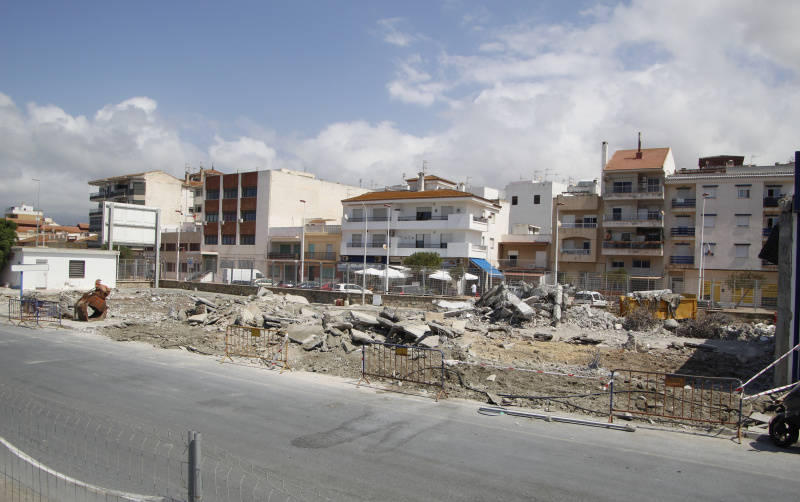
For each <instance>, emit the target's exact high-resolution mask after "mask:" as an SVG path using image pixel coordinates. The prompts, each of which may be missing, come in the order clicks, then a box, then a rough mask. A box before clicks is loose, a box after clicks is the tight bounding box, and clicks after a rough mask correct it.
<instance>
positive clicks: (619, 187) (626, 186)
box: [613, 181, 633, 193]
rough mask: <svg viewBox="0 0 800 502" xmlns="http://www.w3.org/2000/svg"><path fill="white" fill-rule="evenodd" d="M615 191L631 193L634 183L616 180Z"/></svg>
mask: <svg viewBox="0 0 800 502" xmlns="http://www.w3.org/2000/svg"><path fill="white" fill-rule="evenodd" d="M613 192H614V193H631V192H633V183H632V182H630V181H615V182H614V188H613Z"/></svg>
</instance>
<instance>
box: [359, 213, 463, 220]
mask: <svg viewBox="0 0 800 502" xmlns="http://www.w3.org/2000/svg"><path fill="white" fill-rule="evenodd" d="M448 218H449V215H444V216H442V215H433V214H427V213H424V214H417V215H411V216H398V217H397V221H446V220H447V219H448ZM370 221H372V220H370ZM383 221H386V220H383Z"/></svg>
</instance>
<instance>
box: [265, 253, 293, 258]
mask: <svg viewBox="0 0 800 502" xmlns="http://www.w3.org/2000/svg"><path fill="white" fill-rule="evenodd" d="M267 256H268V257H269V259H270V260H299V259H300V253H269V254H268V255H267Z"/></svg>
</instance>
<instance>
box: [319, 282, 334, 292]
mask: <svg viewBox="0 0 800 502" xmlns="http://www.w3.org/2000/svg"><path fill="white" fill-rule="evenodd" d="M334 287H336V283H335V282H326V283H325V284H323V285H322V286H320V287H319V289H322V290H324V291H330V290H332V289H333V288H334Z"/></svg>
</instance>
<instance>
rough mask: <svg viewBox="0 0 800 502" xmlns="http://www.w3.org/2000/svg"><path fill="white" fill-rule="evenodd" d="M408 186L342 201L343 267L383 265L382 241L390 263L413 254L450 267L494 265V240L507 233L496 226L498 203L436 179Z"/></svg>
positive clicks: (505, 225) (414, 179) (432, 177)
mask: <svg viewBox="0 0 800 502" xmlns="http://www.w3.org/2000/svg"><path fill="white" fill-rule="evenodd" d="M420 180H424V181H423V182H422V183H420ZM407 181H408V182H409V183H410V189H409V190H387V191H381V192H370V193H365V194H362V195H359V196H357V197H350V198H347V199H344V200H342V206H343V214H342V243H341V249H340V255H341V257H340V260H341V261H342V262H355V263H361V262H362V261H363V260H364V255H365V253H366V260H367V262H368V263H386V257H387V241H388V256H389V262H390V263H400V262H401V261H402V259H403V258H404V257H407V256H410V255H412V254H414V253H417V252H435V253H437V254H439V255H440V256H441V257H442V259H443V261H444V262H445V263H446V265H453V266H455V265H464V266H466V265H467V264H468V263H469V262H470V260H471V259H472V260H478V263H484V262H482V261H480V260H486V261H487V262H494V261H495V260H496V258H497V248H498V244H499V242H498V241H497V237H496V236H499V235H502V233H504V232H505V229H506V228H507V224H505V223H503V224H502V225H498V222H497V219H498V216H499V214H500V211H501V205H500V204H499V203H497V202H495V201H492V200H489V199H486V198H483V197H480V196H478V195H475V194H473V193H470V192H467V191H466V189H465V188H464V186H463V185H457V184H455V183H453V182H451V181H448V180H444V179H442V178H438V177H436V176H430V175H427V176H422V175H421V176H418V177H417V178H412V179H409V180H407ZM500 226H502V228H500ZM365 244H366V252H365ZM487 265H488V264H487Z"/></svg>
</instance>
